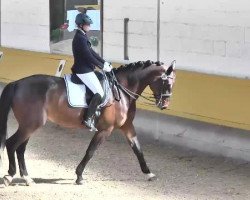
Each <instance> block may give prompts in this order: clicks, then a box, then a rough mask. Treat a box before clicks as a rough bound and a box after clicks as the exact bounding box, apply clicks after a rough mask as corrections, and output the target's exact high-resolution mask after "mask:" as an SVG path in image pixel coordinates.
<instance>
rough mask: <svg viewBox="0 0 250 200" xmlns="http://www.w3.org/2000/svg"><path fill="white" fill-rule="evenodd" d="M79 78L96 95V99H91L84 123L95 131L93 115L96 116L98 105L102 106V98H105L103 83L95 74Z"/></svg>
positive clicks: (80, 75)
mask: <svg viewBox="0 0 250 200" xmlns="http://www.w3.org/2000/svg"><path fill="white" fill-rule="evenodd" d="M77 76H78V77H79V78H80V79H81V80H82V82H83V83H84V84H85V85H86V86H87V87H88V88H89V89H90V90H91V91H92V92H93V93H94V97H93V98H92V99H91V102H90V104H89V108H88V110H87V114H86V116H85V120H84V122H85V125H86V126H87V127H88V128H91V129H95V124H94V121H93V115H94V114H95V112H96V110H97V107H98V105H100V103H101V101H102V98H103V96H104V92H103V89H102V86H101V83H100V81H99V80H98V78H97V77H96V75H95V73H94V72H89V73H85V74H77Z"/></svg>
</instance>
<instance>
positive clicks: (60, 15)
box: [50, 0, 102, 55]
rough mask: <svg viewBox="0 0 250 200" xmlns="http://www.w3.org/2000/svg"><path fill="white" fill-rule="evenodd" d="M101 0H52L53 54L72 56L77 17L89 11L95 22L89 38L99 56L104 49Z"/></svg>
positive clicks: (51, 39)
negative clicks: (80, 13)
mask: <svg viewBox="0 0 250 200" xmlns="http://www.w3.org/2000/svg"><path fill="white" fill-rule="evenodd" d="M101 8H102V6H101V0H50V49H51V52H52V53H59V54H68V55H71V54H72V40H73V37H74V35H75V29H76V25H75V17H76V15H77V14H78V13H79V12H82V11H83V10H84V9H87V14H88V15H89V16H90V18H91V19H92V21H93V24H92V25H91V31H90V32H89V33H88V37H89V39H90V42H91V44H92V48H93V49H94V50H95V51H96V52H97V53H99V54H101V49H102V32H101V16H102V15H101V12H102V9H101Z"/></svg>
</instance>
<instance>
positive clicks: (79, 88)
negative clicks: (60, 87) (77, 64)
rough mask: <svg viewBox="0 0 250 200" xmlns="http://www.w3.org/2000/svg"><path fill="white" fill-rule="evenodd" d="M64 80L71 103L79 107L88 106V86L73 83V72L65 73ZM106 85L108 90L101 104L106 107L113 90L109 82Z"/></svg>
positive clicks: (105, 89)
mask: <svg viewBox="0 0 250 200" xmlns="http://www.w3.org/2000/svg"><path fill="white" fill-rule="evenodd" d="M64 80H65V84H66V90H67V96H68V102H69V105H70V106H72V107H78V108H88V104H87V101H86V86H85V85H84V84H81V85H79V84H75V83H73V82H72V81H71V74H66V75H64ZM104 85H105V88H104V91H106V98H105V100H104V101H103V103H102V104H101V105H100V106H101V107H104V106H105V105H106V104H107V103H108V101H109V99H110V95H111V90H110V87H109V85H108V84H104Z"/></svg>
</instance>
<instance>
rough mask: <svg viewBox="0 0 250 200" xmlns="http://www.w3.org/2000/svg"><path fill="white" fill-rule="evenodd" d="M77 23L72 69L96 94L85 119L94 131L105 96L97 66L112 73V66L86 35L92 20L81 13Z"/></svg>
mask: <svg viewBox="0 0 250 200" xmlns="http://www.w3.org/2000/svg"><path fill="white" fill-rule="evenodd" d="M75 23H76V25H77V27H78V30H77V31H76V34H75V36H74V39H73V43H72V47H73V55H74V65H73V67H72V68H71V70H72V73H74V74H76V75H77V76H78V77H79V78H80V79H81V81H82V82H83V83H84V84H85V85H86V86H87V87H88V88H89V89H90V90H91V91H92V92H93V93H94V96H93V98H92V99H91V102H90V104H89V108H88V110H87V115H86V116H85V118H84V124H85V125H86V126H87V127H88V128H90V129H92V130H97V129H96V128H95V122H94V119H93V116H94V115H95V112H96V110H97V108H98V105H100V103H101V101H102V98H103V96H104V91H103V89H102V86H101V84H100V81H99V79H98V78H97V76H96V75H95V73H94V69H95V66H97V67H99V68H100V69H102V70H104V71H105V72H110V71H111V70H112V66H111V65H110V63H108V62H106V61H105V60H104V59H103V58H101V57H100V56H99V55H98V54H97V53H96V52H95V51H94V50H93V49H92V48H91V43H90V42H89V40H88V37H87V35H86V33H87V32H88V31H89V30H90V24H93V22H92V20H91V18H90V17H89V16H88V15H87V14H86V13H79V14H78V15H77V16H76V20H75Z"/></svg>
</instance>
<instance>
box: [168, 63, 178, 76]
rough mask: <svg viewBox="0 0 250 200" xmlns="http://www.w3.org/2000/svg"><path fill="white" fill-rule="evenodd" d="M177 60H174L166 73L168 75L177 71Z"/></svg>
mask: <svg viewBox="0 0 250 200" xmlns="http://www.w3.org/2000/svg"><path fill="white" fill-rule="evenodd" d="M175 64H176V60H174V61H173V62H172V63H171V65H170V66H169V68H168V69H167V71H166V74H167V75H170V74H171V73H172V72H173V71H174V70H175Z"/></svg>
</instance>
